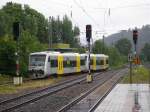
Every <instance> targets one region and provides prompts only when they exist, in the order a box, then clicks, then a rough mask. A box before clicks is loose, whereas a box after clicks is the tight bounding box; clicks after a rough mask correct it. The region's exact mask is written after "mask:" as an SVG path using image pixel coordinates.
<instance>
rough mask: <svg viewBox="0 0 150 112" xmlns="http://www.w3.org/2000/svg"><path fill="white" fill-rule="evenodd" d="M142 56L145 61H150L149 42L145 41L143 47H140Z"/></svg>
mask: <svg viewBox="0 0 150 112" xmlns="http://www.w3.org/2000/svg"><path fill="white" fill-rule="evenodd" d="M141 54H142V55H143V58H144V59H145V61H149V62H150V44H149V43H146V44H145V46H144V48H143V49H142V53H141Z"/></svg>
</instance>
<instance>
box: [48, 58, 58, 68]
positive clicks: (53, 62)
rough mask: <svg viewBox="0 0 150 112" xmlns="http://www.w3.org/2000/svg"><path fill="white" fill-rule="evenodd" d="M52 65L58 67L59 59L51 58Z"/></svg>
mask: <svg viewBox="0 0 150 112" xmlns="http://www.w3.org/2000/svg"><path fill="white" fill-rule="evenodd" d="M50 63H51V67H57V66H58V61H57V60H51V62H50Z"/></svg>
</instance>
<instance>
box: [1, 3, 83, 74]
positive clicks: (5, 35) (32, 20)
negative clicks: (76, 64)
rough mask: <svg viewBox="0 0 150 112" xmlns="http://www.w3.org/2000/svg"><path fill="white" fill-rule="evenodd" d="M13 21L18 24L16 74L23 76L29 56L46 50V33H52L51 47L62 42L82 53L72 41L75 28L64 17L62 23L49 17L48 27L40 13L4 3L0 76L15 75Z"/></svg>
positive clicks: (75, 32)
mask: <svg viewBox="0 0 150 112" xmlns="http://www.w3.org/2000/svg"><path fill="white" fill-rule="evenodd" d="M15 21H19V22H20V26H21V36H20V38H19V42H18V45H19V63H20V73H21V74H23V75H24V74H26V72H27V68H28V56H29V53H31V52H36V51H43V50H46V49H47V48H48V40H49V39H48V37H49V36H50V35H49V34H48V33H49V32H48V31H49V30H51V31H52V39H53V43H58V42H64V43H67V44H71V47H76V46H78V47H77V49H78V51H81V52H82V51H83V50H82V49H81V47H80V45H79V42H78V39H77V38H75V36H78V35H79V33H80V31H79V28H78V27H76V26H75V27H73V26H72V22H71V21H70V20H69V18H68V17H67V16H64V18H63V20H60V19H59V16H58V18H57V19H55V18H53V17H52V20H51V22H49V23H48V20H47V19H45V17H44V16H43V15H42V14H41V13H39V12H37V11H36V10H34V9H32V8H30V7H29V6H28V5H24V7H22V5H21V4H17V3H12V2H8V3H7V4H6V5H5V6H3V7H2V9H0V73H5V74H12V75H14V74H15V69H16V64H15V63H16V62H15V61H16V56H15V52H16V48H17V43H16V42H15V41H14V40H13V36H12V31H13V29H12V26H13V22H15ZM49 25H51V27H50V26H49Z"/></svg>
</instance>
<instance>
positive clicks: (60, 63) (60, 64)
mask: <svg viewBox="0 0 150 112" xmlns="http://www.w3.org/2000/svg"><path fill="white" fill-rule="evenodd" d="M57 60H58V62H57V64H58V67H57V74H63V73H64V67H63V56H62V55H60V54H59V55H58V57H57Z"/></svg>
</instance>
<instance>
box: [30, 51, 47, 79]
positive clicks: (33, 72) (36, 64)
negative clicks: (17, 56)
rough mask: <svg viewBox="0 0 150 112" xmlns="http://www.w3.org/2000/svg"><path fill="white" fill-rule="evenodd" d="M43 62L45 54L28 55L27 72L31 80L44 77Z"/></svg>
mask: <svg viewBox="0 0 150 112" xmlns="http://www.w3.org/2000/svg"><path fill="white" fill-rule="evenodd" d="M45 62H46V54H44V53H31V54H30V55H29V67H28V71H29V74H30V76H31V77H32V78H43V77H45Z"/></svg>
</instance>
